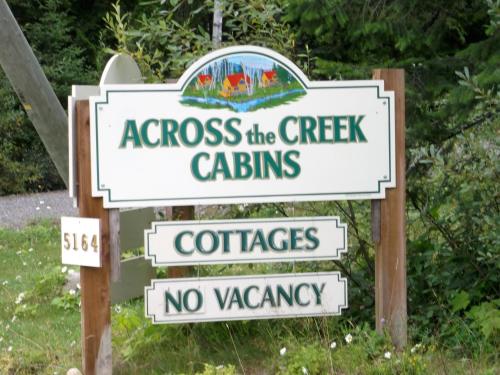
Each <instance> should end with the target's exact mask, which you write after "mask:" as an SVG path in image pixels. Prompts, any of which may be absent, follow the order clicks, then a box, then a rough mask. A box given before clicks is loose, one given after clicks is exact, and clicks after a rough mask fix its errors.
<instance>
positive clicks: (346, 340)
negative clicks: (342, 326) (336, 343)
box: [344, 333, 352, 344]
mask: <svg viewBox="0 0 500 375" xmlns="http://www.w3.org/2000/svg"><path fill="white" fill-rule="evenodd" d="M344 339H345V342H346V343H348V344H350V343H351V342H352V335H351V334H350V333H348V334H347V335H346V336H345V338H344Z"/></svg>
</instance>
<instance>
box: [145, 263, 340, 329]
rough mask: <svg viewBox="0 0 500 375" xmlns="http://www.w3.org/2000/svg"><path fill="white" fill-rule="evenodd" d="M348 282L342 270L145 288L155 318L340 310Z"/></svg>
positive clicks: (230, 317) (266, 315)
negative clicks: (341, 274) (341, 273)
mask: <svg viewBox="0 0 500 375" xmlns="http://www.w3.org/2000/svg"><path fill="white" fill-rule="evenodd" d="M345 308H347V281H346V279H344V278H342V277H340V274H339V273H338V272H322V273H300V274H295V275H252V276H234V277H233V276H230V277H207V278H190V279H160V280H152V284H151V286H150V287H146V288H145V309H146V317H149V318H151V319H152V321H153V323H188V322H214V321H221V320H249V319H275V318H296V317H302V316H325V315H340V313H341V310H342V309H345Z"/></svg>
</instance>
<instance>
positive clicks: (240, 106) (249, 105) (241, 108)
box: [182, 89, 304, 112]
mask: <svg viewBox="0 0 500 375" xmlns="http://www.w3.org/2000/svg"><path fill="white" fill-rule="evenodd" d="M301 92H304V90H303V89H293V90H288V91H283V92H278V93H276V94H273V95H269V96H263V97H261V98H255V99H250V100H247V101H246V102H231V101H229V100H226V99H220V98H212V97H208V98H201V97H198V96H183V97H182V101H183V102H185V101H189V102H196V103H203V104H218V105H222V106H228V107H231V109H233V110H234V111H236V112H248V111H250V110H251V109H253V108H255V107H256V106H258V105H259V104H262V103H265V102H267V101H268V100H271V99H279V98H283V97H284V96H287V95H290V94H295V93H301Z"/></svg>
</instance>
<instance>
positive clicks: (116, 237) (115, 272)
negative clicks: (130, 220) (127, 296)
mask: <svg viewBox="0 0 500 375" xmlns="http://www.w3.org/2000/svg"><path fill="white" fill-rule="evenodd" d="M108 213H109V233H110V234H109V237H110V241H109V246H110V259H111V281H112V282H118V281H119V280H120V276H121V269H120V267H121V262H120V261H121V246H120V210H119V209H118V208H113V209H111V210H108Z"/></svg>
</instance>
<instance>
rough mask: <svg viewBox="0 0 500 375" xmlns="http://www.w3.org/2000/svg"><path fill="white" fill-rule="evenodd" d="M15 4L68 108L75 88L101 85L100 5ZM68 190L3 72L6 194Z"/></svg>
mask: <svg viewBox="0 0 500 375" xmlns="http://www.w3.org/2000/svg"><path fill="white" fill-rule="evenodd" d="M9 6H10V8H11V10H12V12H13V14H14V16H15V17H16V20H17V21H18V23H19V24H20V26H21V28H22V30H23V32H24V34H25V36H26V38H27V40H28V42H29V43H30V46H31V47H32V49H33V52H34V54H35V56H36V57H37V59H38V60H39V62H40V64H41V66H42V68H43V70H44V73H45V75H46V76H47V79H48V80H49V82H50V83H51V85H52V87H53V89H54V91H55V93H56V95H57V97H58V99H59V101H60V102H61V103H62V104H63V106H64V107H65V106H66V102H67V96H68V94H69V93H70V92H71V89H70V88H71V85H72V84H88V83H95V82H96V81H97V77H98V73H97V72H96V71H95V69H91V68H90V65H95V64H97V60H98V56H99V55H100V52H99V53H98V52H97V51H96V47H95V45H98V43H96V40H97V37H98V27H97V28H96V24H95V20H96V19H95V18H94V19H92V17H97V20H99V19H100V17H101V16H100V15H99V7H100V6H96V7H95V8H96V9H80V2H79V1H77V0H42V1H38V2H26V1H20V0H13V1H9ZM92 12H94V14H93V16H91V17H89V14H90V13H92ZM101 12H102V10H101ZM89 18H90V19H89ZM84 21H87V22H86V23H85V22H84ZM92 26H94V28H93V29H92ZM87 27H89V28H90V32H89V33H87V34H85V33H83V32H82V30H85V29H86V28H87ZM92 34H93V38H94V40H92ZM63 186H64V185H63V182H62V180H61V178H60V177H59V175H58V173H57V171H56V169H55V166H54V165H53V163H52V161H51V159H50V157H49V156H48V154H47V152H46V151H45V148H44V146H43V144H42V142H41V140H40V138H39V136H38V134H37V133H36V131H35V129H34V127H33V125H32V124H31V122H30V121H29V119H28V117H27V115H26V113H25V112H24V110H23V108H22V106H21V103H20V102H19V100H18V98H17V96H16V94H15V92H14V90H13V88H12V87H11V86H10V83H9V81H8V80H7V78H6V77H5V75H4V74H3V71H0V195H5V194H12V193H23V192H32V191H44V190H54V189H60V188H62V187H63Z"/></svg>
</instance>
